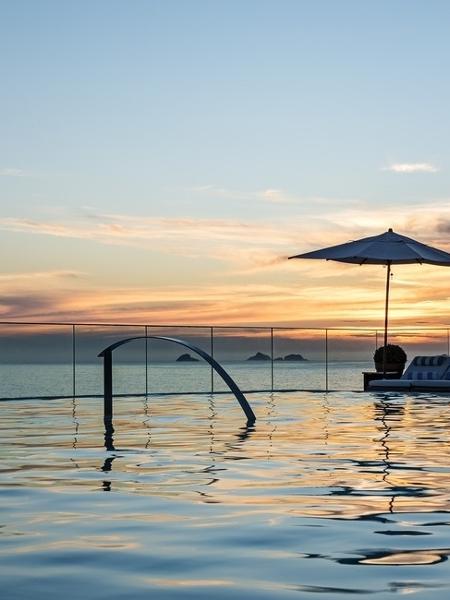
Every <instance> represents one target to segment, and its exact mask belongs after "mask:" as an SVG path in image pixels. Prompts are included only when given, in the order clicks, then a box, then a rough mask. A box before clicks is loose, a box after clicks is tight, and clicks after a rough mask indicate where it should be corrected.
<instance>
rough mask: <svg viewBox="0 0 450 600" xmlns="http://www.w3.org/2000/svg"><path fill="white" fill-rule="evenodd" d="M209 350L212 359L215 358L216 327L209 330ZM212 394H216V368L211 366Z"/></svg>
mask: <svg viewBox="0 0 450 600" xmlns="http://www.w3.org/2000/svg"><path fill="white" fill-rule="evenodd" d="M209 348H210V354H211V356H212V358H214V327H210V330H209ZM211 394H214V368H213V367H212V365H211Z"/></svg>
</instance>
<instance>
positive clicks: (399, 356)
mask: <svg viewBox="0 0 450 600" xmlns="http://www.w3.org/2000/svg"><path fill="white" fill-rule="evenodd" d="M385 352H386V358H385V359H384V353H385ZM373 359H374V361H375V368H376V370H377V372H378V373H383V372H395V373H399V374H400V375H401V374H402V373H403V369H404V368H405V363H406V359H407V356H406V352H405V351H404V350H403V348H401V347H400V346H396V345H395V344H387V346H380V347H379V348H377V349H376V350H375V354H374V355H373ZM384 360H385V361H386V364H385V365H383V361H384Z"/></svg>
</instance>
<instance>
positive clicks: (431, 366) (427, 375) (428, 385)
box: [369, 354, 450, 391]
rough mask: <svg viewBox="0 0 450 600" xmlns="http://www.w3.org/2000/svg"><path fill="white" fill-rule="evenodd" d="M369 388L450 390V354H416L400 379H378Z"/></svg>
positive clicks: (370, 383)
mask: <svg viewBox="0 0 450 600" xmlns="http://www.w3.org/2000/svg"><path fill="white" fill-rule="evenodd" d="M369 390H398V391H403V390H416V391H418V390H427V391H433V390H436V391H439V390H440V391H450V356H448V355H447V354H440V355H438V356H416V357H414V358H413V360H412V361H411V363H410V364H409V366H408V368H407V369H406V371H405V372H404V373H403V375H402V376H401V378H400V379H377V380H374V381H371V382H369Z"/></svg>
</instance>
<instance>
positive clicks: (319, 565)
mask: <svg viewBox="0 0 450 600" xmlns="http://www.w3.org/2000/svg"><path fill="white" fill-rule="evenodd" d="M248 400H249V401H250V403H251V405H252V407H253V410H254V411H255V413H256V416H257V420H256V422H255V423H254V424H253V425H247V424H246V422H245V418H244V415H243V413H242V411H241V409H240V407H239V405H238V404H237V402H236V400H235V398H234V397H233V396H232V395H228V394H223V395H216V396H207V395H174V396H153V397H150V398H141V397H130V398H120V399H116V400H115V419H114V422H113V427H114V432H113V433H112V432H111V431H107V435H106V437H105V431H104V425H103V421H102V414H101V406H100V405H101V401H99V399H98V398H83V399H62V400H25V401H24V400H22V401H7V402H2V403H1V404H0V409H1V411H2V419H1V421H0V456H1V473H0V507H1V511H0V554H1V556H0V584H1V594H2V598H5V600H24V599H27V598H33V599H34V600H40V599H48V600H56V599H58V600H60V599H61V598H64V599H65V600H72V599H75V598H76V599H78V598H86V599H92V600H104V599H105V600H106V599H109V600H119V599H120V600H124V599H130V600H131V599H133V600H141V599H144V598H145V599H148V598H155V599H158V600H159V599H162V600H165V599H174V600H178V599H189V598H196V599H198V598H200V599H205V600H206V599H210V598H214V599H215V600H222V599H223V600H228V599H238V598H239V599H240V598H252V599H253V598H254V599H255V600H256V599H257V600H260V599H284V598H292V599H300V598H317V597H318V596H317V595H318V594H319V596H320V597H321V598H323V599H324V600H331V599H335V598H338V597H366V596H368V595H373V596H374V597H376V598H380V599H385V598H393V597H397V596H398V594H409V595H411V596H412V597H414V598H418V599H433V598H436V599H441V598H442V599H444V598H448V597H449V594H450V567H449V564H450V563H449V562H448V561H447V558H448V555H449V554H450V517H449V507H450V467H449V401H448V398H447V397H445V396H437V395H431V394H429V395H401V394H390V395H389V394H378V393H377V394H375V393H372V394H369V393H352V392H342V393H331V394H324V393H310V392H301V393H276V394H271V393H260V394H250V395H249V396H248Z"/></svg>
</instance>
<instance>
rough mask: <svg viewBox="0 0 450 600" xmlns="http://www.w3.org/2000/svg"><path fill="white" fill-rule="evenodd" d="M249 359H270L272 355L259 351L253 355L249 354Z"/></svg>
mask: <svg viewBox="0 0 450 600" xmlns="http://www.w3.org/2000/svg"><path fill="white" fill-rule="evenodd" d="M247 360H270V356H269V355H268V354H263V353H262V352H257V353H256V354H254V355H253V356H249V357H248V358H247Z"/></svg>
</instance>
